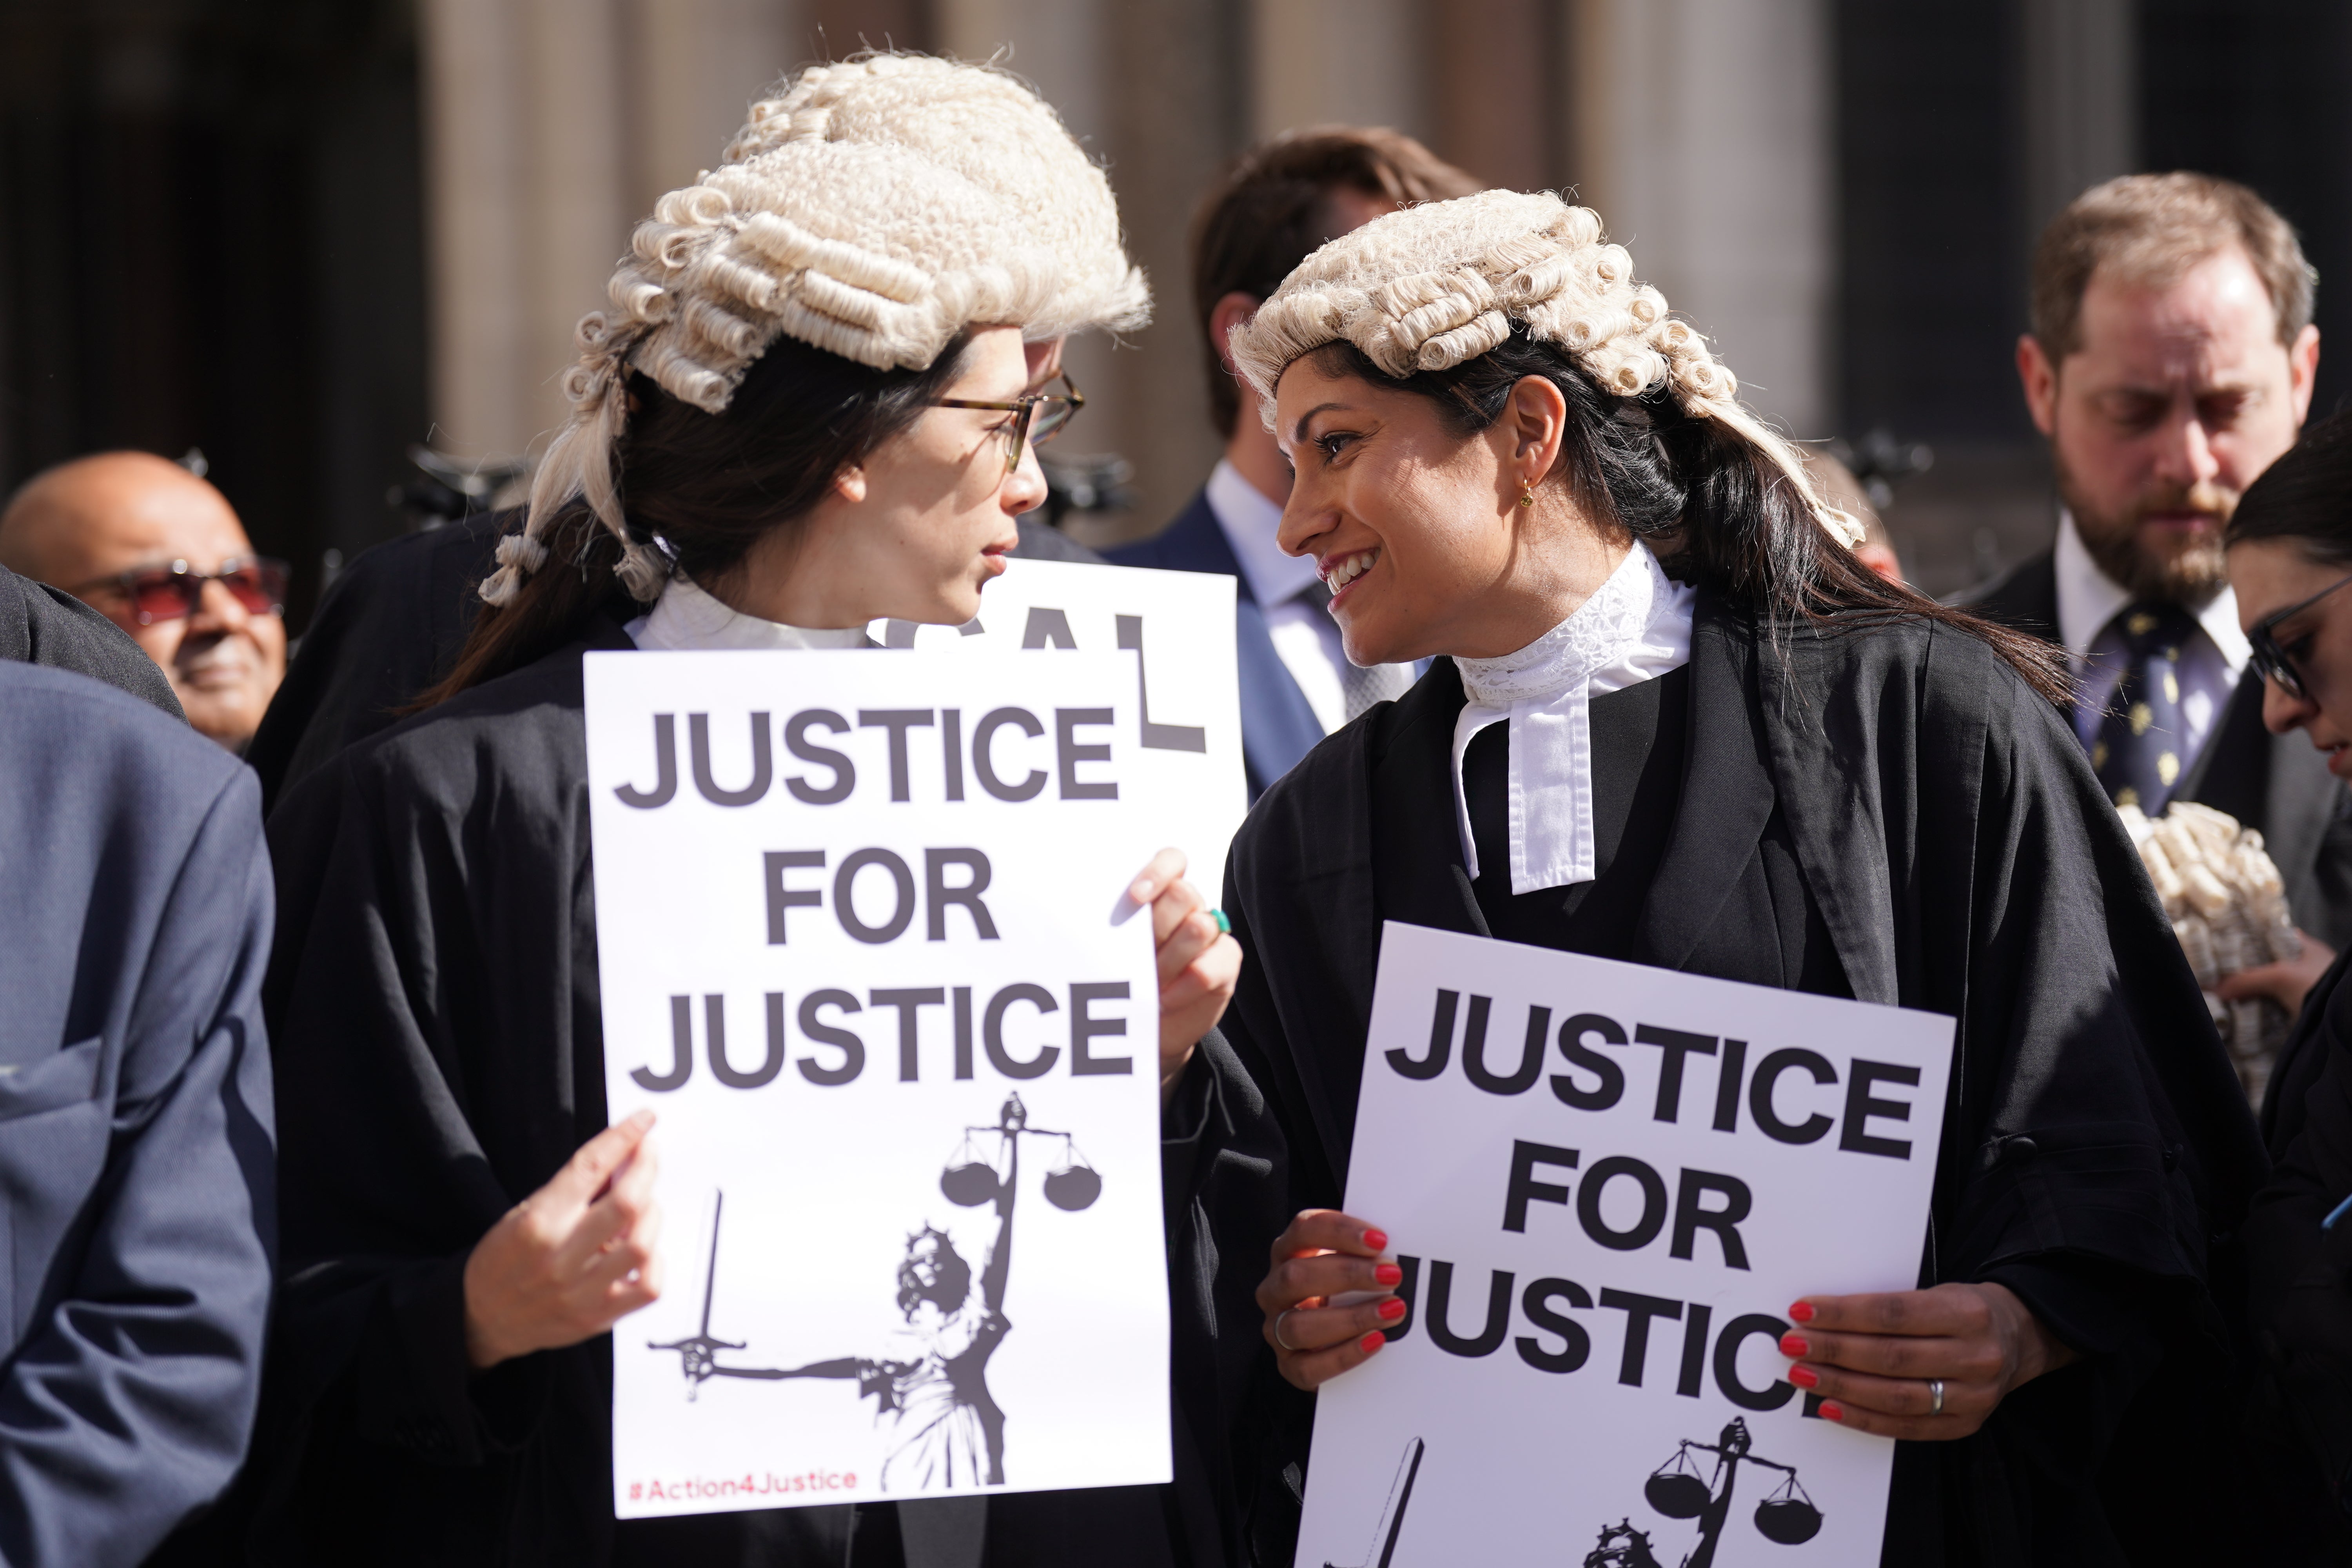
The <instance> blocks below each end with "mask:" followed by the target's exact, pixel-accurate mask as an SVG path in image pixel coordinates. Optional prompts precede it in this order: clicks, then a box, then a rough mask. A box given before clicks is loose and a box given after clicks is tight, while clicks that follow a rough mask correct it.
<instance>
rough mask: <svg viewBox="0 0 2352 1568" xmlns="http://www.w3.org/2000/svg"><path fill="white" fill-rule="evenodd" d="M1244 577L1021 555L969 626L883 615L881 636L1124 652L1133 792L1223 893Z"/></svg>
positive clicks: (1239, 775)
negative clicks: (1136, 765)
mask: <svg viewBox="0 0 2352 1568" xmlns="http://www.w3.org/2000/svg"><path fill="white" fill-rule="evenodd" d="M873 635H874V636H875V637H876V638H877V640H879V641H881V642H883V643H885V644H887V646H889V647H915V648H919V649H922V650H925V651H931V650H940V651H948V650H964V649H978V648H1019V649H1023V650H1026V651H1032V652H1045V653H1047V654H1054V655H1060V656H1062V657H1067V655H1068V654H1069V653H1070V652H1072V651H1075V652H1076V653H1077V654H1079V655H1081V656H1083V657H1087V658H1112V659H1116V660H1117V661H1118V662H1119V663H1120V664H1121V665H1123V666H1125V667H1127V668H1128V675H1127V679H1129V681H1130V682H1133V683H1134V684H1135V685H1136V687H1137V692H1136V693H1135V694H1134V697H1135V699H1136V700H1135V701H1134V710H1135V718H1136V726H1135V740H1136V742H1137V743H1138V744H1139V745H1140V746H1141V747H1143V748H1144V749H1145V750H1146V751H1147V752H1149V753H1150V754H1149V756H1148V758H1147V759H1146V760H1147V761H1148V762H1149V763H1150V767H1149V768H1147V769H1144V770H1142V771H1141V773H1139V776H1138V777H1137V778H1136V780H1135V781H1134V793H1133V795H1131V797H1129V804H1130V805H1133V806H1134V807H1135V808H1136V810H1137V812H1138V814H1139V815H1140V816H1145V817H1148V818H1150V820H1151V821H1152V822H1154V823H1156V824H1158V825H1159V828H1160V833H1161V835H1162V837H1161V839H1160V842H1161V843H1164V844H1172V845H1174V846H1176V847H1179V848H1181V849H1182V850H1183V851H1184V853H1185V856H1186V857H1187V858H1188V860H1189V861H1190V868H1189V869H1188V870H1187V871H1186V872H1185V876H1186V877H1187V879H1189V880H1190V881H1191V882H1192V885H1193V886H1194V887H1196V888H1198V889H1201V892H1202V895H1203V896H1204V897H1206V898H1207V899H1208V900H1210V901H1212V902H1214V901H1215V900H1217V899H1218V898H1219V897H1220V896H1221V895H1222V894H1223V890H1224V886H1225V847H1226V845H1227V844H1228V843H1229V842H1230V841H1231V840H1232V838H1233V836H1234V830H1235V829H1236V828H1238V827H1240V826H1241V825H1242V817H1243V816H1244V814H1246V813H1247V812H1248V810H1249V785H1248V782H1247V780H1246V777H1245V775H1244V773H1243V771H1242V711H1241V696H1240V691H1241V687H1240V677H1239V674H1238V673H1237V664H1238V660H1237V656H1236V654H1235V653H1234V579H1232V578H1231V577H1224V576H1219V575H1217V574H1213V573H1206V572H1159V571H1153V570H1150V569H1149V568H1145V567H1140V566H1097V565H1092V564H1087V563H1080V562H1075V561H1033V560H1026V559H1023V558H1021V557H1019V556H1015V557H1014V558H1013V559H1012V560H1010V561H1007V562H1006V563H1004V574H1003V575H1002V576H1000V577H998V578H997V579H996V580H995V581H994V582H992V583H991V584H988V586H987V588H986V589H984V590H983V591H982V595H981V608H980V615H979V616H978V617H977V618H975V619H973V620H972V621H971V622H969V623H967V624H966V625H964V626H916V625H914V624H913V623H912V622H908V621H884V622H878V623H877V625H876V626H875V628H874V633H873Z"/></svg>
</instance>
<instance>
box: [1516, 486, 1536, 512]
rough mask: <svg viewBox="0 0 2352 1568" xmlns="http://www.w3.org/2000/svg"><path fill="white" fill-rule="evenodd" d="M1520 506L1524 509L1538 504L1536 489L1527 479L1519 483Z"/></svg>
mask: <svg viewBox="0 0 2352 1568" xmlns="http://www.w3.org/2000/svg"><path fill="white" fill-rule="evenodd" d="M1519 504H1520V505H1521V506H1523V507H1531V506H1533V505H1535V504H1536V487H1535V486H1534V485H1533V484H1531V483H1529V482H1528V480H1526V479H1521V480H1520V481H1519Z"/></svg>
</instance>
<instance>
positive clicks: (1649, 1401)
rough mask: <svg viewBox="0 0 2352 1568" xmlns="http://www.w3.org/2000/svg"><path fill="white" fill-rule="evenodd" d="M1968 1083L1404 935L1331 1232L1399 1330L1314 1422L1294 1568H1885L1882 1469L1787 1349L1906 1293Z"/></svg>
mask: <svg viewBox="0 0 2352 1568" xmlns="http://www.w3.org/2000/svg"><path fill="white" fill-rule="evenodd" d="M1951 1049H1952V1021H1951V1020H1950V1019H1948V1018H1944V1017H1938V1016H1934V1015H1930V1014H1925V1013H1916V1012H1909V1011H1906V1010H1904V1009H1900V1008H1895V1007H1883V1006H1870V1005H1864V1004H1861V1003H1857V1002H1847V1001H1839V1000H1834V999H1831V998H1826V997H1821V996H1811V995H1807V994H1802V993H1800V992H1794V991H1780V990H1775V989H1770V988H1768V987H1763V986H1756V985H1742V984H1733V983H1731V982H1728V981H1722V980H1711V979H1706V978H1702V977H1699V976H1695V975H1687V974H1678V973H1672V972H1670V971H1666V970H1660V969H1650V968H1645V967H1643V966H1641V965H1638V964H1630V963H1612V962H1610V961H1608V960H1603V959H1596V958H1586V957H1582V956H1580V955H1577V954H1572V953H1562V952H1551V951H1549V950H1548V949H1542V948H1533V947H1523V946H1519V945H1517V944H1514V943H1509V942H1489V941H1486V940H1483V939H1481V938H1477V937H1469V936H1462V935H1458V934H1455V933H1452V932H1444V931H1428V930H1424V929H1422V928H1419V927H1414V926H1406V925H1399V924H1396V923H1394V922H1391V923H1390V924H1389V925H1388V927H1387V928H1386V930H1385V931H1384V932H1383V934H1382V938H1381V962H1380V973H1379V977H1378V980H1377V983H1376V987H1375V991H1374V997H1373V1006H1372V1021H1371V1028H1370V1036H1369V1038H1368V1040H1367V1042H1366V1045H1365V1050H1364V1077H1363V1089H1362V1093H1361V1097H1360V1100H1358V1104H1357V1113H1356V1129H1355V1138H1354V1146H1353V1152H1352V1153H1351V1155H1350V1157H1349V1173H1348V1184H1347V1193H1348V1195H1347V1203H1348V1212H1349V1213H1350V1214H1352V1215H1356V1216H1357V1217H1359V1218H1360V1219H1363V1220H1365V1221H1366V1222H1368V1223H1370V1224H1372V1225H1376V1226H1381V1227H1382V1228H1384V1229H1385V1230H1386V1231H1387V1232H1388V1234H1389V1236H1390V1237H1391V1245H1392V1246H1393V1247H1394V1248H1395V1250H1396V1252H1397V1254H1398V1258H1399V1261H1400V1262H1401V1263H1402V1266H1403V1268H1404V1271H1405V1281H1406V1282H1405V1286H1404V1289H1402V1291H1401V1292H1400V1293H1401V1294H1402V1295H1404V1296H1405V1297H1406V1298H1407V1299H1408V1300H1410V1301H1411V1303H1412V1310H1411V1312H1410V1313H1409V1314H1408V1315H1407V1316H1406V1317H1405V1318H1404V1319H1403V1320H1402V1322H1401V1323H1400V1325H1399V1326H1398V1327H1397V1328H1395V1329H1392V1330H1390V1331H1389V1343H1388V1345H1387V1346H1386V1347H1385V1348H1383V1349H1382V1350H1381V1352H1380V1353H1379V1354H1378V1355H1375V1356H1374V1357H1372V1358H1371V1360H1370V1361H1369V1362H1368V1363H1365V1364H1364V1365H1363V1366H1361V1367H1360V1368H1358V1369H1356V1370H1355V1371H1353V1372H1349V1373H1345V1374H1343V1375H1342V1376H1340V1377H1339V1378H1337V1379H1335V1380H1334V1381H1332V1382H1331V1383H1329V1384H1325V1385H1324V1387H1323V1389H1322V1391H1321V1392H1320V1394H1318V1396H1317V1405H1316V1413H1315V1437H1314V1447H1313V1449H1312V1453H1311V1458H1310V1462H1309V1467H1308V1476H1307V1510H1306V1520H1305V1524H1304V1527H1303V1529H1302V1531H1301V1535H1300V1542H1299V1549H1298V1556H1297V1562H1298V1563H1300V1564H1302V1565H1321V1564H1333V1565H1338V1568H1358V1565H1362V1568H1427V1565H1433V1564H1441V1563H1465V1562H1489V1563H1579V1562H1584V1563H1597V1564H1607V1565H1609V1568H1641V1565H1644V1564H1651V1563H1657V1564H1673V1563H1685V1564H1687V1568H1709V1565H1710V1564H1711V1565H1713V1568H1740V1565H1745V1564H1769V1563H1775V1562H1779V1563H1806V1564H1851V1565H1853V1568H1864V1565H1868V1564H1875V1563H1877V1562H1878V1555H1879V1544H1880V1538H1881V1531H1882V1529H1883V1527H1884V1524H1885V1512H1886V1496H1887V1482H1888V1479H1889V1476H1890V1474H1891V1468H1892V1465H1893V1462H1894V1451H1895V1449H1894V1445H1893V1443H1891V1442H1889V1441H1887V1440H1885V1439H1883V1438H1878V1437H1872V1436H1865V1435H1864V1434H1861V1433H1858V1432H1853V1431H1849V1430H1846V1429H1844V1428H1843V1427H1840V1426H1835V1425H1834V1424H1832V1423H1831V1422H1827V1421H1824V1420H1822V1419H1820V1418H1819V1417H1818V1416H1817V1415H1814V1414H1813V1410H1814V1407H1815V1406H1816V1405H1818V1403H1819V1402H1818V1400H1816V1399H1815V1398H1813V1397H1812V1396H1811V1395H1805V1396H1803V1397H1800V1396H1799V1392H1798V1390H1797V1389H1796V1388H1795V1387H1793V1386H1791V1385H1790V1384H1788V1383H1786V1382H1784V1381H1781V1374H1782V1373H1784V1372H1785V1371H1786V1369H1787V1366H1788V1361H1787V1358H1786V1357H1784V1356H1782V1355H1780V1353H1779V1352H1778V1350H1777V1349H1776V1344H1777V1342H1778V1340H1779V1338H1780V1335H1781V1334H1782V1333H1783V1332H1785V1331H1787V1329H1788V1328H1789V1326H1790V1325H1789V1322H1788V1320H1787V1317H1786V1313H1787V1310H1788V1308H1789V1306H1790V1303H1791V1302H1793V1301H1795V1300H1797V1299H1798V1298H1800V1297H1801V1296H1806V1295H1820V1294H1829V1293H1837V1292H1847V1291H1860V1290H1901V1289H1911V1288H1912V1287H1914V1286H1915V1285H1916V1284H1917V1282H1918V1279H1917V1276H1918V1269H1919V1262H1920V1258H1921V1255H1922V1247H1923V1246H1924V1244H1925V1240H1926V1236H1927V1205H1928V1197H1929V1190H1930V1187H1931V1185H1932V1182H1933V1177H1934V1173H1935V1166H1936V1148H1937V1138H1938V1132H1939V1129H1940V1128H1941V1126H1942V1122H1943V1110H1944V1090H1945V1082H1946V1074H1947V1071H1948V1067H1949V1063H1950V1057H1951ZM1794 1545H1801V1546H1802V1547H1803V1548H1804V1550H1803V1551H1801V1552H1789V1551H1787V1550H1786V1548H1788V1547H1790V1546H1794Z"/></svg>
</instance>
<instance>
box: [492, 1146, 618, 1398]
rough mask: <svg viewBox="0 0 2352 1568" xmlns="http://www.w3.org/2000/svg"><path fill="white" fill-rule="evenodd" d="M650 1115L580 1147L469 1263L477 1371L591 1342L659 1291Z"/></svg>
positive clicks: (509, 1214) (498, 1226)
mask: <svg viewBox="0 0 2352 1568" xmlns="http://www.w3.org/2000/svg"><path fill="white" fill-rule="evenodd" d="M653 1125H654V1115H653V1112H652V1111H650V1110H640V1111H638V1112H637V1113H636V1114H635V1115H634V1116H632V1117H630V1118H629V1119H628V1120H627V1121H624V1122H621V1123H620V1124H619V1125H618V1126H614V1127H608V1128H606V1129H605V1130H604V1131H602V1132H599V1133H598V1134H596V1136H595V1137H593V1138H591V1139H590V1140H588V1142H585V1143H583V1144H582V1145H581V1146H580V1149H579V1152H577V1153H575V1154H573V1155H572V1158H571V1159H570V1160H569V1161H567V1162H565V1163H564V1166H563V1169H562V1170H560V1171H558V1172H556V1173H555V1174H554V1175H553V1176H552V1177H551V1178H549V1180H548V1183H547V1184H546V1185H545V1186H543V1187H541V1188H540V1189H539V1191H537V1192H535V1193H533V1194H530V1196H529V1197H527V1198H525V1199H523V1201H522V1202H520V1203H519V1204H517V1205H515V1206H514V1207H512V1208H510V1209H509V1210H508V1211H507V1212H506V1215H505V1216H504V1217H503V1218H501V1219H500V1220H499V1223H498V1224H496V1225H494V1226H490V1228H489V1231H488V1234H487V1235H485V1236H484V1237H482V1239H481V1240H480V1241H478V1242H476V1243H475V1244H474V1250H473V1253H472V1255H471V1256H470V1257H468V1258H467V1259H466V1282H465V1290H466V1355H467V1359H468V1360H469V1361H471V1362H472V1363H473V1364H474V1370H475V1371H477V1372H487V1371H488V1369H490V1368H491V1367H494V1366H496V1365H498V1364H499V1363H500V1362H503V1361H509V1360H511V1359H513V1358H514V1357H516V1356H519V1355H528V1354H530V1352H533V1351H544V1350H557V1349H560V1348H562V1346H565V1345H576V1344H578V1343H579V1342H581V1341H583V1340H587V1339H593V1338H594V1337H595V1336H596V1335H598V1334H601V1333H603V1332H604V1331H605V1330H607V1329H609V1328H611V1327H612V1326H613V1325H614V1323H616V1322H618V1321H620V1320H621V1319H623V1318H625V1317H627V1316H628V1315H629V1314H630V1313H631V1312H634V1311H635V1310H637V1309H638V1308H640V1307H643V1306H646V1305H647V1304H648V1303H650V1302H652V1301H653V1300H655V1299H656V1297H658V1296H660V1294H661V1265H660V1260H659V1259H658V1258H656V1256H655V1252H654V1240H655V1237H656V1235H657V1234H658V1233H659V1231H660V1229H661V1210H660V1208H659V1207H658V1206H657V1205H656V1204H655V1202H654V1172H655V1161H654V1151H653V1145H652V1144H651V1143H649V1142H646V1133H648V1132H650V1131H653Z"/></svg>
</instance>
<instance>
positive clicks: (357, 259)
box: [0, 0, 426, 627]
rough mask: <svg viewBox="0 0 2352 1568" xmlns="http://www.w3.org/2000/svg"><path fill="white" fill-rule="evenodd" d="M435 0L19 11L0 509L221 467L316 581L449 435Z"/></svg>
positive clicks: (1, 219)
mask: <svg viewBox="0 0 2352 1568" xmlns="http://www.w3.org/2000/svg"><path fill="white" fill-rule="evenodd" d="M419 156H420V153H419V123H418V101H417V58H416V30H415V16H414V12H413V7H412V5H411V4H410V0H332V3H324V0H148V3H145V4H142V5H104V4H98V3H95V0H84V3H78V4H77V3H68V4H64V5H59V4H57V3H55V0H0V486H6V487H10V488H13V487H14V486H15V485H16V484H18V483H20V482H21V481H22V480H24V479H26V478H27V477H29V476H30V475H31V474H33V473H35V472H37V471H38V470H39V469H41V468H46V467H47V466H48V465H50V464H52V463H56V462H59V461H62V460H64V459H65V458H71V457H74V456H77V455H78V454H80V453H84V452H89V451H96V450H101V449H105V448H110V447H138V448H142V449H144V450H148V451H152V452H159V453H162V454H163V455H165V456H168V457H175V458H176V457H179V456H180V455H182V454H183V453H184V452H186V451H187V450H188V449H189V448H191V447H194V448H199V449H201V450H202V451H203V453H204V455H205V459H206V461H207V462H208V463H209V465H210V478H211V479H212V480H213V482H214V483H215V484H217V485H218V486H219V487H220V488H221V489H222V491H223V492H224V493H225V494H226V496H227V497H228V499H229V501H230V503H231V504H232V505H234V506H235V507H236V510H237V511H238V513H239V515H240V516H241V517H242V518H243V519H244V521H245V524H246V528H247V531H248V532H249V533H250V534H251V535H252V537H253V540H254V542H255V544H256V546H257V548H258V549H260V550H261V551H262V552H265V553H268V554H273V555H282V556H284V557H286V558H287V559H288V560H289V561H291V562H292V563H294V579H295V580H294V602H293V605H292V612H293V616H294V620H295V624H296V626H298V627H299V625H300V624H301V620H302V617H303V616H305V615H306V614H307V612H308V609H309V607H310V605H311V604H312V603H313V602H314V601H315V599H316V597H317V595H318V591H319V586H320V574H321V562H322V559H323V558H324V557H325V552H328V551H331V550H334V551H340V552H342V553H344V554H345V555H348V554H350V553H352V552H355V551H357V550H360V549H363V548H365V547H366V546H367V545H369V544H371V543H373V542H376V541H378V540H380V539H382V538H384V537H386V536H387V535H389V534H390V533H392V532H394V531H396V530H397V528H398V526H399V523H398V520H397V518H396V516H395V514H394V512H393V511H392V510H390V509H389V508H388V507H387V506H386V505H385V503H384V492H385V489H387V487H389V486H390V485H392V484H394V483H396V482H398V481H399V479H401V478H402V477H403V472H404V468H405V459H404V450H405V448H406V446H407V444H408V443H409V442H411V441H416V440H421V439H423V438H424V437H425V432H426V415H425V384H426V381H425V377H426V365H425V338H426V332H425V250H424V237H423V203H422V192H421V183H420V167H419Z"/></svg>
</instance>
